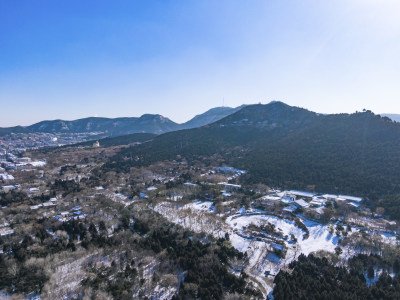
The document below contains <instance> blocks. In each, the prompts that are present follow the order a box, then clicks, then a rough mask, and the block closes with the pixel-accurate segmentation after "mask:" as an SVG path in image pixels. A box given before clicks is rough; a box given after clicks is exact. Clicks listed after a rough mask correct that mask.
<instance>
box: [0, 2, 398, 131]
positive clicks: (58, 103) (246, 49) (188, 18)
mask: <svg viewBox="0 0 400 300" xmlns="http://www.w3.org/2000/svg"><path fill="white" fill-rule="evenodd" d="M399 10H400V2H398V1H395V0H382V1H377V0H346V1H345V0H335V1H330V2H329V3H328V2H320V1H313V0H306V1H302V2H301V3H300V2H296V1H290V0H284V1H279V2H273V1H254V2H252V3H251V5H249V4H248V3H247V2H246V3H245V2H242V1H228V0H223V1H218V2H216V1H196V2H182V1H168V2H162V1H161V2H160V1H151V2H147V1H146V2H145V3H144V2H141V1H121V2H118V5H116V4H115V3H113V4H110V3H109V2H107V1H85V2H81V1H76V0H73V1H68V2H50V1H35V2H34V3H33V2H30V1H26V0H25V1H19V2H9V1H3V2H1V3H0V33H1V34H0V51H1V53H2V55H1V57H0V106H1V108H2V111H3V112H7V113H3V114H2V118H1V119H0V127H11V126H16V125H23V126H26V125H30V124H34V123H36V122H39V121H42V120H54V119H64V120H75V119H80V118H85V117H89V116H99V117H111V118H115V117H123V116H124V117H125V116H126V117H130V116H132V117H138V116H141V115H143V114H145V113H150V114H160V115H163V116H165V117H168V118H169V119H171V120H173V121H174V122H177V123H183V122H185V121H187V120H189V119H191V118H192V117H194V116H195V115H197V114H200V113H203V112H205V111H207V110H208V109H210V108H213V107H219V106H222V104H224V105H225V106H230V107H237V106H239V105H242V104H254V103H258V102H262V103H268V102H270V101H272V100H278V101H282V102H284V103H287V104H289V105H293V106H299V107H304V108H306V109H309V110H312V111H315V112H319V113H340V112H343V113H352V112H355V111H357V110H358V111H360V110H362V109H369V110H372V111H373V112H375V113H388V114H396V113H397V114H399V113H400V85H399V84H398V82H400V56H399V55H398V53H400V18H398V13H397V12H398V11H399Z"/></svg>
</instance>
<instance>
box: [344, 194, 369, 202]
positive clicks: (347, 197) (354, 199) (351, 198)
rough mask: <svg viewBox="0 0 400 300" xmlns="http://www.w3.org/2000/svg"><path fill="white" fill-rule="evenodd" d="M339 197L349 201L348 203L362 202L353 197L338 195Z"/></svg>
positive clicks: (361, 199)
mask: <svg viewBox="0 0 400 300" xmlns="http://www.w3.org/2000/svg"><path fill="white" fill-rule="evenodd" d="M339 197H340V198H343V199H346V200H349V201H355V202H361V201H363V198H360V197H353V196H348V195H339Z"/></svg>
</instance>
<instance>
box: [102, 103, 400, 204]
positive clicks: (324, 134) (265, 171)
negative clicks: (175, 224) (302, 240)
mask: <svg viewBox="0 0 400 300" xmlns="http://www.w3.org/2000/svg"><path fill="white" fill-rule="evenodd" d="M178 155H180V156H182V157H185V158H186V159H188V160H197V159H205V158H207V157H211V156H213V155H220V157H222V160H223V162H224V163H225V164H230V165H234V166H235V167H238V168H243V169H246V170H248V173H247V174H246V176H244V177H243V178H244V180H246V181H247V182H253V183H259V182H262V183H265V184H268V185H270V186H276V187H285V188H298V189H308V190H315V191H321V192H332V193H349V194H353V195H359V196H363V197H366V198H367V200H368V199H369V200H372V201H371V202H370V203H371V204H372V203H374V202H375V201H376V200H378V199H380V198H381V197H383V196H384V195H395V194H400V182H399V180H398V178H400V124H397V123H395V122H393V121H392V120H390V119H389V118H386V117H381V116H379V115H375V114H373V113H372V112H370V111H364V112H359V113H355V114H337V115H319V114H316V113H313V112H310V111H308V110H305V109H302V108H297V107H291V106H288V105H286V104H284V103H281V102H272V103H270V104H267V105H250V106H247V107H245V108H243V109H242V110H240V111H238V112H236V113H234V114H232V115H230V116H228V117H226V118H224V119H222V120H220V121H218V122H215V123H213V124H210V125H206V126H204V127H201V128H196V129H191V130H181V131H176V132H170V133H167V134H163V135H160V136H158V137H156V138H155V139H154V140H153V141H152V142H149V143H145V144H143V145H140V146H139V147H135V148H128V149H125V150H123V151H121V152H120V153H119V154H118V155H116V156H115V157H113V158H111V159H110V161H109V162H108V163H106V164H105V166H104V168H105V169H115V170H118V171H128V170H129V168H130V167H133V166H141V165H149V164H151V163H153V162H156V161H160V160H167V159H176V158H177V156H178ZM209 161H210V160H209Z"/></svg>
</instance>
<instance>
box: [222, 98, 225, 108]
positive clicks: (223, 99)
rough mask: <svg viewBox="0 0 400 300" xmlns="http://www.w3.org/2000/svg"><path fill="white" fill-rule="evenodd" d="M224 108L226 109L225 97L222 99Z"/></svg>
mask: <svg viewBox="0 0 400 300" xmlns="http://www.w3.org/2000/svg"><path fill="white" fill-rule="evenodd" d="M222 107H225V97H222Z"/></svg>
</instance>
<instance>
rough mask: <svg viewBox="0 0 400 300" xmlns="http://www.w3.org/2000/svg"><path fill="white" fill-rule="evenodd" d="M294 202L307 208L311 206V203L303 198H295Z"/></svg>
mask: <svg viewBox="0 0 400 300" xmlns="http://www.w3.org/2000/svg"><path fill="white" fill-rule="evenodd" d="M294 203H296V204H297V205H299V206H301V207H303V208H307V207H309V206H310V204H309V203H308V202H307V201H304V200H303V199H299V200H295V201H294Z"/></svg>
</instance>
